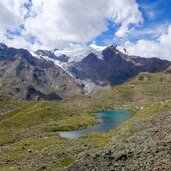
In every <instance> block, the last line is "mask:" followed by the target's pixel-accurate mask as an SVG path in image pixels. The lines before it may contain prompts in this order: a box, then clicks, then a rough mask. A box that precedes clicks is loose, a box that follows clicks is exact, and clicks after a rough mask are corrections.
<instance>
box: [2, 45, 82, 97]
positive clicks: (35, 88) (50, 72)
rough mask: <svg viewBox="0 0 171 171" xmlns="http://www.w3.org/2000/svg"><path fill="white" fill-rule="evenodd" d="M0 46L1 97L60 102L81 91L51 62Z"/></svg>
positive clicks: (21, 50)
mask: <svg viewBox="0 0 171 171" xmlns="http://www.w3.org/2000/svg"><path fill="white" fill-rule="evenodd" d="M0 47H1V48H0V94H1V95H8V96H11V97H14V98H18V99H26V100H31V99H47V100H60V99H62V97H63V96H71V95H75V94H78V93H80V92H81V90H80V87H79V85H78V84H77V82H76V81H75V80H74V79H73V78H72V77H71V76H70V75H69V74H68V73H67V72H65V71H64V70H63V69H62V68H60V67H59V66H56V65H54V63H52V62H50V61H47V60H44V59H37V58H35V57H33V56H32V55H31V54H30V53H29V52H28V51H27V50H25V49H15V48H8V47H7V46H3V47H2V46H0Z"/></svg>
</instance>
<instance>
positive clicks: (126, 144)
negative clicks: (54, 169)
mask: <svg viewBox="0 0 171 171" xmlns="http://www.w3.org/2000/svg"><path fill="white" fill-rule="evenodd" d="M136 126H137V129H138V130H137V131H138V132H137V133H136V134H134V135H132V136H130V137H120V138H118V139H114V140H113V142H112V143H111V144H110V145H109V146H108V147H107V149H105V150H103V151H97V150H90V151H88V152H86V153H84V154H82V155H81V156H80V157H79V159H78V160H77V162H75V163H74V164H73V165H71V166H70V167H69V168H67V169H66V170H68V171H75V170H79V171H87V170H97V171H109V170H110V171H120V170H125V171H128V170H130V171H134V170H135V171H140V170H149V171H152V170H154V171H160V170H165V171H166V170H168V171H169V170H171V110H170V111H168V112H165V113H163V114H162V115H161V116H160V117H159V118H158V119H155V120H153V121H144V122H140V121H137V122H136Z"/></svg>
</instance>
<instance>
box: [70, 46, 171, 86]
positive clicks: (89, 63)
mask: <svg viewBox="0 0 171 171" xmlns="http://www.w3.org/2000/svg"><path fill="white" fill-rule="evenodd" d="M102 55H103V59H99V58H98V57H97V56H96V55H95V54H92V53H91V54H89V55H88V56H87V57H85V58H84V59H83V60H82V61H81V62H78V63H76V62H75V63H73V64H72V65H70V67H69V72H71V73H72V74H73V75H74V76H75V77H76V78H77V79H80V80H85V79H90V80H91V81H92V82H94V83H95V84H96V85H101V86H105V85H111V86H114V85H117V84H121V83H123V82H125V81H126V80H128V79H129V78H131V77H133V76H136V75H137V74H139V73H140V72H159V71H162V70H163V69H165V68H166V67H167V66H168V65H169V64H170V62H169V61H166V60H161V59H158V58H141V57H135V56H128V55H126V54H123V53H121V52H120V51H119V50H117V48H116V46H109V47H107V48H106V49H104V50H103V52H102Z"/></svg>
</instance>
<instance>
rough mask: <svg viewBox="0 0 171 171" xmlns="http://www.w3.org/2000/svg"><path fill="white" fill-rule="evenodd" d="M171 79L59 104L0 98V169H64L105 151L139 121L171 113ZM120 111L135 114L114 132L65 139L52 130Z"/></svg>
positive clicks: (157, 76) (149, 76) (150, 79)
mask: <svg viewBox="0 0 171 171" xmlns="http://www.w3.org/2000/svg"><path fill="white" fill-rule="evenodd" d="M170 85H171V75H170V74H164V73H141V74H140V75H138V76H137V77H135V78H134V79H132V80H129V81H128V82H126V83H124V84H123V85H119V86H116V87H113V88H110V89H108V90H106V91H104V92H97V93H92V94H89V95H85V96H75V97H70V98H68V99H65V100H63V101H60V102H49V101H30V102H27V101H16V100H9V99H4V98H1V99H0V167H1V170H18V169H20V170H37V169H46V168H47V169H53V168H60V167H64V166H67V165H68V164H70V163H72V162H74V161H75V159H76V158H77V156H78V154H80V153H81V152H83V151H86V150H90V149H93V148H104V147H105V145H107V144H108V143H110V142H111V140H112V139H113V138H116V137H117V136H129V135H132V134H134V133H136V131H137V129H138V128H137V125H138V122H140V121H147V120H153V119H154V118H156V117H158V116H159V115H162V113H163V112H165V111H168V110H171V98H170V97H171V86H170ZM113 108H121V109H126V110H131V111H133V112H134V115H133V117H132V118H130V119H128V120H127V121H126V122H124V123H123V124H121V125H120V126H119V127H118V128H117V129H115V130H111V131H108V132H106V133H102V134H100V133H91V134H89V135H87V136H85V137H81V138H79V139H74V140H69V139H64V138H61V137H60V136H58V134H57V131H63V130H72V129H82V128H85V127H88V126H91V125H93V124H95V123H96V122H98V120H97V119H96V118H94V117H93V116H92V115H91V114H92V113H93V112H97V111H103V110H110V109H113Z"/></svg>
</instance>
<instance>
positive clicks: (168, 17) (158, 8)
mask: <svg viewBox="0 0 171 171" xmlns="http://www.w3.org/2000/svg"><path fill="white" fill-rule="evenodd" d="M137 3H138V4H139V10H140V11H141V12H142V15H143V19H144V21H143V24H141V25H140V26H138V27H137V28H136V32H138V31H139V35H138V36H134V35H133V34H130V35H128V37H127V38H126V39H127V40H130V41H131V42H136V41H137V40H140V39H146V40H155V39H157V38H158V36H160V34H157V35H154V34H144V33H143V34H141V31H143V30H149V29H152V30H154V31H155V29H157V27H159V26H163V27H165V26H166V27H167V25H169V24H170V23H171V0H137ZM117 28H118V26H115V25H112V24H109V26H108V31H106V32H104V33H102V34H101V35H99V36H98V37H97V38H96V44H97V45H101V46H104V45H108V44H111V43H115V44H122V43H123V42H124V41H125V39H122V38H120V39H118V38H116V37H113V35H114V33H115V32H116V30H117ZM133 33H134V32H133Z"/></svg>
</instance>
